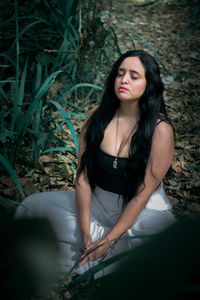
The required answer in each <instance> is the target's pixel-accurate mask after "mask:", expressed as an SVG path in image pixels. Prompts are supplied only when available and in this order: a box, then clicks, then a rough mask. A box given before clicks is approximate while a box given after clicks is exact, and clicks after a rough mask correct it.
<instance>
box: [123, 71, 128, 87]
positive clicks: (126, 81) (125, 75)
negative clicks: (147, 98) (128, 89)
mask: <svg viewBox="0 0 200 300" xmlns="http://www.w3.org/2000/svg"><path fill="white" fill-rule="evenodd" d="M127 83H128V74H127V73H125V74H124V75H123V76H122V84H127Z"/></svg>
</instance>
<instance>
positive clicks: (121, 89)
mask: <svg viewBox="0 0 200 300" xmlns="http://www.w3.org/2000/svg"><path fill="white" fill-rule="evenodd" d="M119 91H120V92H126V91H128V89H127V88H125V87H124V86H120V87H119Z"/></svg>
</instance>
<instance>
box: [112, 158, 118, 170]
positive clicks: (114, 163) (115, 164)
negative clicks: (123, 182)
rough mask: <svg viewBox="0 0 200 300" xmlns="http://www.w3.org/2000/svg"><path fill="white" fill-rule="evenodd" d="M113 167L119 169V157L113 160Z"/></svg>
mask: <svg viewBox="0 0 200 300" xmlns="http://www.w3.org/2000/svg"><path fill="white" fill-rule="evenodd" d="M113 169H117V157H115V159H114V160H113Z"/></svg>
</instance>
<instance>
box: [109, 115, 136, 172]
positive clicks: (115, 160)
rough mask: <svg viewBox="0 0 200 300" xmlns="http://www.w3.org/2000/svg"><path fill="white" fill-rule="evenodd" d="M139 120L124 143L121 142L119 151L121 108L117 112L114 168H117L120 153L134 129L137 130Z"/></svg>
mask: <svg viewBox="0 0 200 300" xmlns="http://www.w3.org/2000/svg"><path fill="white" fill-rule="evenodd" d="M137 124H138V122H137V123H136V124H135V125H134V126H133V129H132V130H131V132H130V133H129V135H128V137H127V138H126V140H125V141H124V143H121V145H120V147H119V149H118V151H117V140H118V127H119V110H118V114H117V126H116V138H115V153H116V156H115V158H114V160H113V169H117V165H118V161H117V159H118V157H119V155H120V153H121V152H122V149H123V148H124V146H125V145H126V143H127V142H128V140H129V138H130V137H131V135H132V133H133V131H134V130H135V128H136V126H137Z"/></svg>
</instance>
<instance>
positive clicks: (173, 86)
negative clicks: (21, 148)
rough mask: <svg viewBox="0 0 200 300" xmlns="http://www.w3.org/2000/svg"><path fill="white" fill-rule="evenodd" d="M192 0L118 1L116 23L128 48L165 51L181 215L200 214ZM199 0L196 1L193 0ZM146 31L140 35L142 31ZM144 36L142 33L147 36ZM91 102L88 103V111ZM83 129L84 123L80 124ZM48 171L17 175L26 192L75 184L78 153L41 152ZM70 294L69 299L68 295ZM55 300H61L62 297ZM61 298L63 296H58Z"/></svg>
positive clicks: (4, 184)
mask: <svg viewBox="0 0 200 300" xmlns="http://www.w3.org/2000/svg"><path fill="white" fill-rule="evenodd" d="M186 2H187V1H185V2H184V1H181V0H171V1H159V2H158V3H157V4H155V5H149V6H146V7H140V6H135V5H134V4H135V3H137V1H133V0H126V1H122V0H114V1H113V7H112V11H111V14H112V15H111V25H112V27H113V28H114V30H115V33H116V35H117V38H118V41H119V45H120V48H121V50H122V52H125V51H127V50H130V49H132V48H133V43H132V42H131V39H132V40H133V41H134V44H135V47H136V48H137V49H145V50H147V51H149V52H150V53H151V54H152V55H154V52H153V51H152V50H151V49H150V48H149V46H147V43H146V42H145V41H148V43H149V45H150V46H151V47H153V49H154V50H155V51H156V52H157V53H158V54H159V56H160V58H161V60H162V62H163V63H164V65H165V68H166V70H164V68H163V67H162V66H161V71H162V78H163V80H164V81H165V83H166V84H165V86H166V90H165V101H166V105H167V110H168V113H169V117H170V118H171V120H172V123H173V126H174V129H175V154H174V160H173V163H172V166H171V168H170V170H169V172H168V174H167V176H166V178H165V180H164V185H165V189H166V192H167V194H168V195H169V197H170V199H171V202H172V204H173V208H174V212H175V213H176V214H177V215H193V214H196V213H200V197H199V191H200V176H199V171H200V155H199V152H200V151H199V150H200V137H199V136H200V135H199V131H200V118H199V113H200V100H199V93H200V84H199V75H200V74H199V71H200V68H199V61H200V50H199V49H200V39H199V36H200V35H199V33H200V28H198V27H197V28H196V29H195V22H196V21H195V18H197V17H196V16H195V13H194V10H193V7H192V6H191V7H190V6H189V5H184V3H186ZM193 2H194V1H193ZM140 3H141V1H140ZM138 34H139V35H141V36H139V35H138ZM141 37H142V38H141ZM89 109H90V106H86V107H85V113H87V111H88V110H89ZM75 125H76V128H78V130H80V127H81V125H82V123H81V122H80V121H79V123H78V124H75ZM41 161H42V163H43V165H44V170H43V171H41V168H40V167H38V168H36V169H34V170H32V171H30V172H28V173H26V174H25V175H24V174H23V172H22V167H21V166H20V165H17V174H18V176H19V178H20V183H21V185H22V187H23V189H24V192H25V194H26V195H29V194H32V193H35V192H42V191H48V190H68V189H73V188H74V183H75V169H74V170H73V169H72V168H69V164H72V163H74V165H76V155H75V154H72V153H69V154H68V155H64V154H63V153H57V154H56V155H55V154H54V155H47V156H45V157H44V156H43V157H41ZM0 190H1V191H3V194H4V195H5V196H6V197H7V198H10V199H16V200H17V201H21V196H20V194H19V193H18V191H17V190H16V187H15V185H14V183H12V181H11V180H10V177H6V176H5V177H4V178H3V179H2V181H1V184H0ZM69 297H70V295H66V296H65V297H64V298H63V299H68V298H69ZM54 299H57V298H56V296H55V297H54ZM58 299H61V298H59V296H58Z"/></svg>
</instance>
